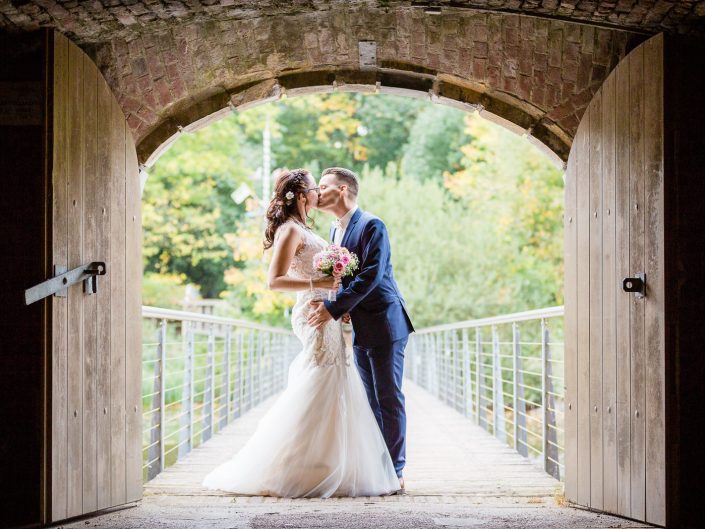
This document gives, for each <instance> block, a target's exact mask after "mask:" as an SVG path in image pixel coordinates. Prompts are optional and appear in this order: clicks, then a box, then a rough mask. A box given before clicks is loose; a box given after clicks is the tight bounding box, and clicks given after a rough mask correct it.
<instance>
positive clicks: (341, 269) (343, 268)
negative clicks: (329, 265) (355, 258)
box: [333, 261, 345, 273]
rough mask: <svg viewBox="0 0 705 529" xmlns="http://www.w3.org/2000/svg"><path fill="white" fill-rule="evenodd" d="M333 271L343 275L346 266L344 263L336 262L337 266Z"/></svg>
mask: <svg viewBox="0 0 705 529" xmlns="http://www.w3.org/2000/svg"><path fill="white" fill-rule="evenodd" d="M333 270H335V271H336V272H338V273H342V272H343V270H345V265H344V264H343V262H342V261H338V262H336V263H335V265H334V266H333Z"/></svg>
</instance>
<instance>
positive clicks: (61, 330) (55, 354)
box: [50, 38, 69, 520]
mask: <svg viewBox="0 0 705 529" xmlns="http://www.w3.org/2000/svg"><path fill="white" fill-rule="evenodd" d="M68 58H69V41H68V39H66V38H56V39H55V40H54V63H55V64H56V65H57V66H60V65H67V64H68ZM53 71H54V80H53V83H54V94H53V97H54V101H53V108H54V116H53V175H54V178H53V180H52V208H53V219H52V220H53V222H52V253H53V262H54V264H64V265H65V264H67V263H68V244H67V241H68V210H69V203H68V195H67V192H68V182H67V178H68V167H67V164H68V153H67V148H66V141H67V139H68V97H69V96H68V89H69V81H68V68H66V67H56V68H54V69H53ZM51 307H52V330H51V335H52V357H51V358H52V367H51V387H52V392H51V393H52V399H51V405H52V407H51V426H52V435H51V453H52V462H51V484H52V486H51V513H50V516H51V519H52V520H61V519H64V518H66V517H67V515H68V514H67V505H68V503H67V502H68V496H67V488H66V483H67V482H68V458H67V457H66V455H67V454H68V408H67V397H68V371H67V368H68V359H67V354H68V335H67V332H68V328H67V325H66V323H67V321H68V312H67V309H68V299H67V298H65V297H63V298H62V297H53V298H52V300H51Z"/></svg>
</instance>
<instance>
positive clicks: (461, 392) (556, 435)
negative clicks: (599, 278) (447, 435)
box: [405, 307, 565, 479]
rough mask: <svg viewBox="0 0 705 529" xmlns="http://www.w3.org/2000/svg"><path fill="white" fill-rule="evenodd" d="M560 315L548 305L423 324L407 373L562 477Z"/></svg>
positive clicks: (411, 347) (408, 359) (413, 343)
mask: <svg viewBox="0 0 705 529" xmlns="http://www.w3.org/2000/svg"><path fill="white" fill-rule="evenodd" d="M562 318H563V307H552V308H547V309H540V310H532V311H527V312H519V313H515V314H508V315H504V316H498V317H494V318H484V319H478V320H471V321H465V322H459V323H453V324H448V325H439V326H435V327H429V328H426V329H422V330H420V331H418V332H416V333H415V334H412V335H411V339H410V340H409V345H408V347H407V349H406V367H405V374H406V376H407V377H408V378H410V379H411V380H413V381H414V382H416V383H417V384H419V385H420V386H422V387H423V388H425V389H427V390H428V391H430V392H431V393H432V394H434V395H435V396H436V397H437V398H439V399H440V400H441V401H443V402H445V403H446V404H448V405H450V406H451V407H453V408H455V409H456V410H458V411H459V412H461V413H463V414H464V415H465V416H466V417H471V418H472V419H474V421H475V422H476V423H477V424H478V425H480V426H481V427H482V428H484V429H486V430H487V431H488V432H490V433H492V434H494V435H495V436H496V437H497V438H499V439H500V440H501V441H503V442H505V443H506V444H507V445H509V446H510V447H513V448H514V449H515V450H517V452H519V453H520V454H522V455H523V456H525V457H527V458H529V459H531V460H533V461H534V462H536V463H537V464H541V465H542V467H543V468H544V469H545V471H546V472H547V473H549V474H550V475H552V476H554V477H555V478H556V479H562V476H563V475H564V468H565V467H564V459H563V458H564V453H563V447H564V404H565V401H564V395H565V391H564V375H563V373H564V369H563V365H564V364H563V362H564V360H563V352H564V348H563V343H564V342H563V321H562Z"/></svg>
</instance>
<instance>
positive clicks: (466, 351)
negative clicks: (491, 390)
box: [462, 328, 472, 417]
mask: <svg viewBox="0 0 705 529" xmlns="http://www.w3.org/2000/svg"><path fill="white" fill-rule="evenodd" d="M462 336H463V385H464V387H463V413H464V414H465V416H466V417H468V416H469V415H470V410H471V409H472V385H471V383H470V377H471V373H470V346H469V344H468V330H467V328H463V334H462Z"/></svg>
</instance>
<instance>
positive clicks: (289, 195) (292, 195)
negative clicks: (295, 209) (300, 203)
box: [284, 191, 294, 200]
mask: <svg viewBox="0 0 705 529" xmlns="http://www.w3.org/2000/svg"><path fill="white" fill-rule="evenodd" d="M284 196H285V197H286V199H287V200H291V199H292V198H294V192H293V191H289V192H288V193H287V194H286V195H284Z"/></svg>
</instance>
